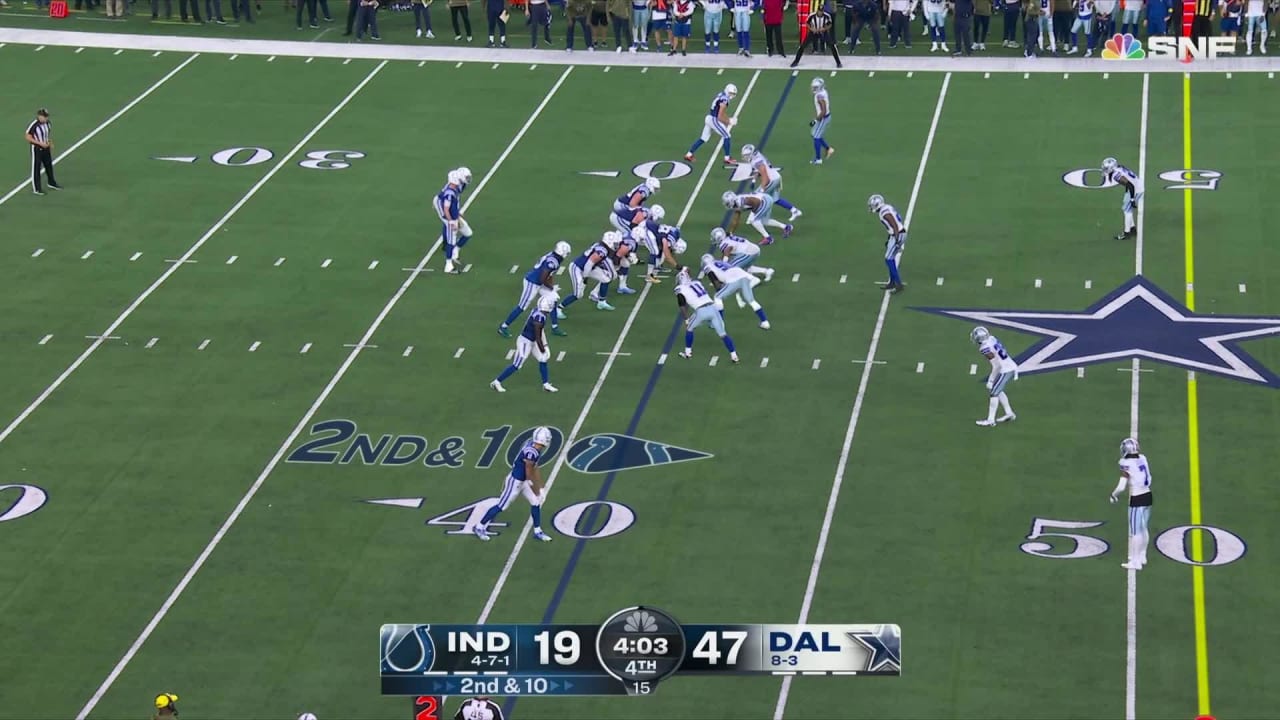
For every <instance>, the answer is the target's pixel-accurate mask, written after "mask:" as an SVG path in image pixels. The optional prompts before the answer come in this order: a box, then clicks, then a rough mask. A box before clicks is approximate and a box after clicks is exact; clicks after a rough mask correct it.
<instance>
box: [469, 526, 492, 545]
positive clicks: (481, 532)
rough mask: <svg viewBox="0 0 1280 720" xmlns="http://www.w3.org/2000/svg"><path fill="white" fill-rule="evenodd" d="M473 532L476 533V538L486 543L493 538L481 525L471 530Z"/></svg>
mask: <svg viewBox="0 0 1280 720" xmlns="http://www.w3.org/2000/svg"><path fill="white" fill-rule="evenodd" d="M471 532H473V533H475V536H476V537H478V538H480V539H481V540H484V541H485V542H489V538H491V537H493V536H492V535H490V534H489V531H488V530H485V529H484V528H482V527H480V526H479V525H477V526H475V527H473V528H471Z"/></svg>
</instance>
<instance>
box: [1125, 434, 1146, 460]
mask: <svg viewBox="0 0 1280 720" xmlns="http://www.w3.org/2000/svg"><path fill="white" fill-rule="evenodd" d="M1140 452H1142V450H1140V449H1139V448H1138V441H1137V440H1135V439H1133V438H1125V439H1124V440H1121V441H1120V456H1121V457H1124V456H1125V455H1137V454H1138V453H1140Z"/></svg>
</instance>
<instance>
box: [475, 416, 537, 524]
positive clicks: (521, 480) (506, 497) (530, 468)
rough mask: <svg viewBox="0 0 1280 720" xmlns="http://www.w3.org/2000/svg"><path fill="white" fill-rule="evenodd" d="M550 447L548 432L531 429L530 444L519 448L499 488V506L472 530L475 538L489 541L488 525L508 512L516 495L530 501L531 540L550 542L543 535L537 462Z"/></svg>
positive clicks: (491, 509)
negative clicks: (500, 492)
mask: <svg viewBox="0 0 1280 720" xmlns="http://www.w3.org/2000/svg"><path fill="white" fill-rule="evenodd" d="M550 445H551V430H549V429H547V428H545V427H538V428H534V430H533V435H532V436H530V438H529V441H528V442H526V443H525V444H524V447H522V448H520V454H519V455H517V456H516V461H515V463H514V464H513V465H512V466H511V472H509V473H507V479H506V481H504V482H503V485H502V495H500V496H498V502H497V504H496V505H494V506H493V507H491V508H489V510H488V512H486V513H485V514H484V517H482V518H480V522H479V523H478V524H477V525H476V526H475V528H473V529H472V532H474V533H475V534H476V537H478V538H480V539H481V540H488V539H489V538H490V537H492V536H491V535H489V523H491V522H493V519H494V518H496V517H498V513H500V512H502V511H503V510H506V509H507V506H508V505H510V504H511V501H512V500H515V499H516V495H519V494H523V495H524V497H525V499H526V500H528V501H529V516H530V517H532V518H533V536H534V537H535V538H537V539H538V540H541V541H542V542H550V541H551V536H550V535H548V534H546V533H545V532H543V531H542V472H541V471H539V470H538V462H539V461H540V460H541V459H542V453H544V452H546V449H547V447H548V446H550Z"/></svg>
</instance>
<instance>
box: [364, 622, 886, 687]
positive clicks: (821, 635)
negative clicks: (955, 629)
mask: <svg viewBox="0 0 1280 720" xmlns="http://www.w3.org/2000/svg"><path fill="white" fill-rule="evenodd" d="M378 654H379V658H378V664H379V671H380V673H381V678H382V693H383V694H384V695H491V696H495V695H648V694H650V693H652V692H653V691H654V690H655V689H656V688H657V686H658V683H660V682H662V681H663V680H665V679H667V678H669V677H671V676H673V675H683V676H690V677H694V676H698V675H830V676H836V675H890V676H897V675H901V674H902V630H901V628H899V627H898V626H897V625H890V624H883V625H740V624H732V625H730V624H717V625H681V624H680V623H679V622H677V621H676V620H675V619H674V618H672V617H671V616H670V615H669V614H667V613H665V612H663V611H662V610H658V609H656V608H652V607H643V606H642V607H631V608H626V609H624V610H619V611H618V612H616V613H614V614H613V615H611V616H609V618H608V619H607V620H605V621H604V622H603V623H601V624H599V625H435V624H388V625H383V626H382V629H381V632H380V634H379V643H378Z"/></svg>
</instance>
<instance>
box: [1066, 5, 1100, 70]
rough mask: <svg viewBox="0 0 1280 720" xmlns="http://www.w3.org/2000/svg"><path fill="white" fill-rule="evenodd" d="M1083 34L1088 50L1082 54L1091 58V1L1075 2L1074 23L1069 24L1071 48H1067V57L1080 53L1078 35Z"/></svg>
mask: <svg viewBox="0 0 1280 720" xmlns="http://www.w3.org/2000/svg"><path fill="white" fill-rule="evenodd" d="M1082 32H1083V33H1084V37H1085V42H1086V43H1088V48H1087V49H1086V50H1085V52H1084V56H1085V57H1093V43H1094V40H1095V38H1094V34H1093V0H1076V21H1075V22H1074V23H1072V24H1071V47H1069V48H1067V54H1068V55H1074V54H1075V53H1078V52H1080V33H1082Z"/></svg>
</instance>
